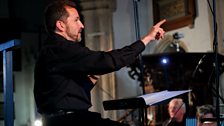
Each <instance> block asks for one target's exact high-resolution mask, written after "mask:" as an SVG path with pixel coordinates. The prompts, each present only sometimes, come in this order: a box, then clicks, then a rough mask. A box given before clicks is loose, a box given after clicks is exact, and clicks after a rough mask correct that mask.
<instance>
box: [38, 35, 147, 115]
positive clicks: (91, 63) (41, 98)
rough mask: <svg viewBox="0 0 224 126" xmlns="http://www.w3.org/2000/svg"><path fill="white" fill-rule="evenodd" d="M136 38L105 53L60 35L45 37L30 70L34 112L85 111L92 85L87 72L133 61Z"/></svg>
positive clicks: (98, 72)
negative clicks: (31, 72) (131, 42)
mask: <svg viewBox="0 0 224 126" xmlns="http://www.w3.org/2000/svg"><path fill="white" fill-rule="evenodd" d="M144 48H145V45H144V44H143V42H141V41H140V40H138V41H136V42H134V43H133V44H131V45H130V46H126V47H123V48H121V49H117V50H112V51H109V52H104V51H92V50H89V49H88V48H87V47H84V46H83V45H82V44H81V43H79V42H73V41H68V40H66V39H65V38H63V37H62V36H60V35H57V34H54V35H53V36H51V37H49V38H48V39H47V41H46V43H45V45H44V46H43V47H42V49H41V51H40V53H39V56H38V59H37V61H36V65H35V70H34V97H35V101H36V105H37V108H38V112H40V113H47V112H53V111H56V110H58V109H68V110H87V109H89V107H91V99H90V98H91V96H90V91H91V89H92V88H93V86H94V85H93V84H92V82H91V81H90V80H89V78H88V75H102V74H107V73H110V72H113V71H117V70H119V69H121V68H122V67H124V66H126V65H129V64H131V63H133V62H134V61H135V59H136V57H137V56H138V55H139V54H140V53H141V52H142V51H143V50H144Z"/></svg>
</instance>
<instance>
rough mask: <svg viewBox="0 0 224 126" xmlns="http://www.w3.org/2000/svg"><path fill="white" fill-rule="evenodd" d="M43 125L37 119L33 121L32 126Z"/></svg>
mask: <svg viewBox="0 0 224 126" xmlns="http://www.w3.org/2000/svg"><path fill="white" fill-rule="evenodd" d="M42 125H43V123H42V120H41V119H37V120H35V121H34V126H42Z"/></svg>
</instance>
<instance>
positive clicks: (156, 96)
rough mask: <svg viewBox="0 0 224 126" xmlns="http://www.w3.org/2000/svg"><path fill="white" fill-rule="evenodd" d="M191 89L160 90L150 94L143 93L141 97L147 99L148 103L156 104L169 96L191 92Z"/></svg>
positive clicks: (146, 102)
mask: <svg viewBox="0 0 224 126" xmlns="http://www.w3.org/2000/svg"><path fill="white" fill-rule="evenodd" d="M190 91H191V90H180V91H168V90H164V91H160V92H154V93H150V94H145V95H141V96H139V97H141V98H143V99H144V100H145V104H146V105H154V104H156V103H159V102H162V101H164V100H167V99H169V98H172V97H175V96H178V95H181V94H184V93H187V92H190Z"/></svg>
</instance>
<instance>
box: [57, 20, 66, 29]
mask: <svg viewBox="0 0 224 126" xmlns="http://www.w3.org/2000/svg"><path fill="white" fill-rule="evenodd" d="M56 27H57V29H58V30H59V31H64V29H65V24H64V22H63V21H59V20H57V21H56Z"/></svg>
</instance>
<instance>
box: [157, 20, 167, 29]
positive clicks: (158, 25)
mask: <svg viewBox="0 0 224 126" xmlns="http://www.w3.org/2000/svg"><path fill="white" fill-rule="evenodd" d="M165 22H166V19H163V20H161V21H160V22H158V23H157V24H156V25H155V27H160V26H161V25H162V24H163V23H165Z"/></svg>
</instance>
